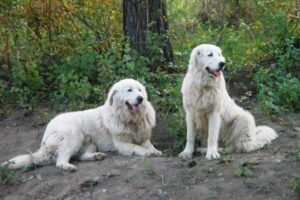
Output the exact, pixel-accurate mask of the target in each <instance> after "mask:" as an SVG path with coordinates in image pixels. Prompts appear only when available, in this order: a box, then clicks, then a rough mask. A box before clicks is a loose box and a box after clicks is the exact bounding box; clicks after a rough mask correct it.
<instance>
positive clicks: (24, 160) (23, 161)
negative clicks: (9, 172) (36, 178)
mask: <svg viewBox="0 0 300 200" xmlns="http://www.w3.org/2000/svg"><path fill="white" fill-rule="evenodd" d="M49 160H50V154H49V153H47V151H45V149H42V148H41V149H39V150H38V151H37V152H35V153H32V154H26V155H19V156H16V157H14V158H12V159H10V160H8V161H6V162H4V163H2V164H1V166H4V165H7V166H8V168H10V169H20V168H23V167H25V168H28V167H29V168H30V167H31V166H32V165H41V164H44V163H46V162H49Z"/></svg>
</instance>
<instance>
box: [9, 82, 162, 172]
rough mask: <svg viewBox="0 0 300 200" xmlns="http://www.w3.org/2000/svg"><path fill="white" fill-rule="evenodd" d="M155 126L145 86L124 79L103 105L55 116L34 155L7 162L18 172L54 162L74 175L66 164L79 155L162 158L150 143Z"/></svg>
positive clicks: (101, 157) (89, 158) (83, 159)
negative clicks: (33, 165) (107, 154)
mask: <svg viewBox="0 0 300 200" xmlns="http://www.w3.org/2000/svg"><path fill="white" fill-rule="evenodd" d="M154 126H155V111H154V109H153V107H152V105H151V104H150V102H149V101H148V100H147V93H146V90H145V88H144V86H143V85H142V84H140V83H139V82H137V81H135V80H133V79H124V80H121V81H119V82H117V83H116V84H114V85H113V87H112V88H111V90H110V92H109V94H108V98H107V100H106V102H105V104H104V105H102V106H100V107H98V108H95V109H90V110H85V111H78V112H69V113H64V114H61V115H58V116H57V117H55V118H54V119H53V120H51V121H50V123H49V124H48V126H47V128H46V131H45V134H44V137H43V140H42V143H41V147H40V149H39V150H38V151H37V152H35V153H32V154H29V155H20V156H17V157H15V158H13V159H11V160H9V161H8V162H11V163H12V165H11V168H13V169H18V168H21V167H23V166H29V165H31V164H36V165H42V164H46V163H48V162H51V161H53V160H55V159H56V166H57V167H59V168H62V169H63V170H68V171H75V170H76V167H75V166H74V165H72V164H70V163H69V161H70V159H71V157H72V156H75V155H77V154H78V153H79V154H80V155H79V160H82V161H85V160H87V161H91V160H102V159H103V158H105V157H106V154H105V153H102V152H105V151H113V150H117V151H118V152H119V153H120V154H122V155H126V156H130V155H138V156H150V155H161V152H160V151H158V150H157V149H155V147H154V146H153V145H152V144H151V142H150V136H151V132H152V128H153V127H154Z"/></svg>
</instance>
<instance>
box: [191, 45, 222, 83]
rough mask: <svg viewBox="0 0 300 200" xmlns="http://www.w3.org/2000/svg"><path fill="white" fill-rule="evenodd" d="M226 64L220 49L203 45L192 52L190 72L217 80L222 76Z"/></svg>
mask: <svg viewBox="0 0 300 200" xmlns="http://www.w3.org/2000/svg"><path fill="white" fill-rule="evenodd" d="M225 64H226V63H225V58H224V57H223V55H222V51H221V49H220V48H219V47H217V46H215V45H211V44H202V45H199V46H197V47H196V48H194V49H193V50H192V53H191V57H190V62H189V70H190V71H194V72H195V73H199V72H200V73H201V74H202V75H203V76H208V77H210V78H212V79H216V78H218V77H220V76H221V74H222V73H221V72H222V70H223V69H224V66H225Z"/></svg>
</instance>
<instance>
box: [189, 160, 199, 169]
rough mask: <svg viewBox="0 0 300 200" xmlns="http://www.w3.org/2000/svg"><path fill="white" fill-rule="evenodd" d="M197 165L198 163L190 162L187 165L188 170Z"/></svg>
mask: <svg viewBox="0 0 300 200" xmlns="http://www.w3.org/2000/svg"><path fill="white" fill-rule="evenodd" d="M196 165H197V162H196V161H194V160H192V161H190V162H189V163H188V164H187V166H188V168H192V167H195V166H196Z"/></svg>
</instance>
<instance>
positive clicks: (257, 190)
mask: <svg viewBox="0 0 300 200" xmlns="http://www.w3.org/2000/svg"><path fill="white" fill-rule="evenodd" d="M253 112H254V111H253ZM254 115H255V116H256V119H257V124H266V125H269V126H271V127H273V128H274V129H276V131H277V132H278V134H279V136H280V137H279V138H278V139H276V140H275V141H274V142H273V143H272V144H271V145H269V146H267V147H265V148H264V149H262V150H259V151H256V152H252V153H248V154H236V153H234V154H230V155H223V157H222V158H221V159H219V160H213V161H207V160H206V159H205V157H204V156H203V155H195V156H194V158H193V159H192V160H189V161H182V160H180V159H179V158H178V157H177V156H164V157H151V158H140V157H132V158H129V157H122V156H119V155H116V154H113V153H112V154H110V155H109V157H108V158H107V159H105V160H103V161H98V162H76V161H74V163H75V165H76V166H77V167H78V170H77V171H76V172H75V173H66V172H61V171H60V170H59V169H57V168H56V167H55V166H54V165H48V166H44V167H40V168H37V169H34V170H30V171H27V172H20V173H21V176H22V178H21V180H20V181H19V182H18V183H17V184H15V185H11V186H10V185H3V184H2V185H0V199H3V200H14V199H16V200H18V199H28V200H33V199H68V200H73V199H75V200H76V199H101V200H102V199H103V200H106V199H112V200H117V199H133V200H134V199H143V200H144V199H146V200H147V199H149V200H150V199H151V200H155V199H201V200H206V199H207V200H208V199H210V200H213V199H226V200H227V199H232V200H234V199H238V200H241V199H245V200H246V199H249V200H253V199H255V200H260V199H262V200H268V199H270V200H284V199H286V200H293V199H299V196H297V194H296V193H295V192H294V191H293V186H292V183H291V180H292V178H293V177H296V176H299V175H300V162H299V159H297V160H298V161H295V159H293V155H297V154H298V155H299V152H300V147H299V139H300V133H299V126H300V115H299V114H287V115H285V116H284V117H283V118H278V119H277V120H276V121H271V120H269V119H268V118H266V117H265V116H263V115H261V114H258V113H255V112H254ZM40 121H41V119H40V117H37V116H36V115H29V116H26V115H25V116H24V113H22V112H17V113H15V114H13V115H12V116H11V117H9V118H8V119H6V120H2V121H1V122H0V162H2V161H5V160H7V159H9V158H11V157H13V156H16V155H19V154H22V153H26V152H33V151H35V150H37V149H38V147H39V144H40V141H41V139H42V136H43V131H44V128H45V126H44V125H40ZM297 127H298V128H297ZM153 140H154V144H155V145H156V146H157V147H158V148H160V149H161V150H162V151H163V152H168V151H169V149H168V148H169V147H170V146H171V145H172V143H173V142H174V138H173V136H172V135H171V134H170V133H169V132H168V131H167V129H166V128H165V126H164V123H158V128H156V129H155V130H154V138H153ZM245 168H247V169H250V172H251V173H250V174H249V173H248V172H246V173H244V174H243V173H242V172H243V171H242V172H241V170H242V169H245ZM245 174H246V175H245ZM243 175H245V176H243Z"/></svg>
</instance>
